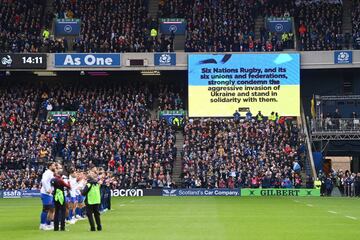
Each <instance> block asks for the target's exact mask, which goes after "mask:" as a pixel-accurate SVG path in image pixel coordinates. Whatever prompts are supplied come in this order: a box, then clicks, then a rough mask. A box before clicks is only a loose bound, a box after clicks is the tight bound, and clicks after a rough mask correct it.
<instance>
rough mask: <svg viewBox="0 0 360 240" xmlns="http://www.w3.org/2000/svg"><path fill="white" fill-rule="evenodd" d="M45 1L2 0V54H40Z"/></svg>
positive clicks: (0, 16)
mask: <svg viewBox="0 0 360 240" xmlns="http://www.w3.org/2000/svg"><path fill="white" fill-rule="evenodd" d="M45 2H46V1H45V0H34V1H28V0H16V1H15V0H0V52H14V53H18V52H39V51H40V48H41V46H42V41H43V39H42V36H41V34H42V33H41V30H42V16H43V15H44V5H45Z"/></svg>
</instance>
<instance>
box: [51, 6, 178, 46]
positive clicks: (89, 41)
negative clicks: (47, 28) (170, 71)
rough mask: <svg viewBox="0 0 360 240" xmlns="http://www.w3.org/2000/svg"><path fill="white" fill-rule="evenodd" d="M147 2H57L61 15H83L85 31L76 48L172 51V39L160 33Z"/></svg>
mask: <svg viewBox="0 0 360 240" xmlns="http://www.w3.org/2000/svg"><path fill="white" fill-rule="evenodd" d="M147 4H148V1H146V0H120V1H114V0H90V1H89V0H87V1H85V0H78V1H72V0H65V1H62V0H56V1H55V4H54V5H55V9H56V10H55V11H56V17H57V18H79V19H81V22H82V25H81V34H80V37H79V38H77V39H75V40H74V44H73V50H74V51H76V52H153V51H159V52H160V51H171V49H172V45H170V43H171V39H169V38H160V37H158V34H157V26H158V23H157V20H155V19H152V18H150V17H149V15H148V9H147ZM152 30H154V31H155V35H154V34H153V33H152V32H151V31H152ZM169 45H170V46H169Z"/></svg>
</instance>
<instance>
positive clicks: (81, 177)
mask: <svg viewBox="0 0 360 240" xmlns="http://www.w3.org/2000/svg"><path fill="white" fill-rule="evenodd" d="M85 179H86V176H85V174H84V173H83V172H79V173H78V174H77V188H76V199H77V205H76V210H75V214H76V216H75V217H76V219H78V220H83V219H86V218H85V217H84V212H83V210H84V208H85V203H84V200H85V197H84V196H82V195H81V190H83V189H84V187H85V185H86V180H85Z"/></svg>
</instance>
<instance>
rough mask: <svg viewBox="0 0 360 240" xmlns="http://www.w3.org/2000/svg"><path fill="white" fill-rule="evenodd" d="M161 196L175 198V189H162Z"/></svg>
mask: <svg viewBox="0 0 360 240" xmlns="http://www.w3.org/2000/svg"><path fill="white" fill-rule="evenodd" d="M163 196H164V197H176V196H177V195H176V190H175V189H163Z"/></svg>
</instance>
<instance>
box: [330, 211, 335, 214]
mask: <svg viewBox="0 0 360 240" xmlns="http://www.w3.org/2000/svg"><path fill="white" fill-rule="evenodd" d="M328 213H332V214H337V212H335V211H328Z"/></svg>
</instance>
